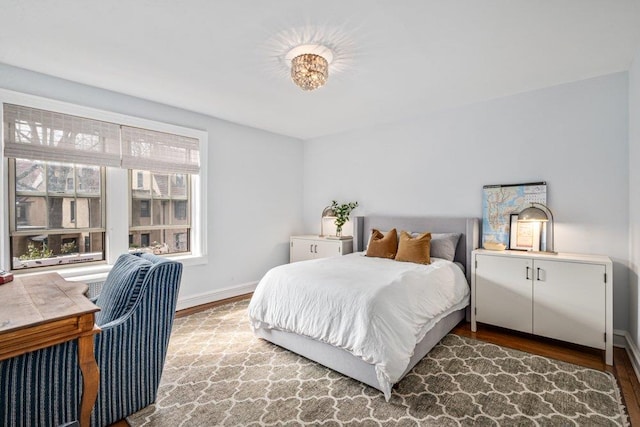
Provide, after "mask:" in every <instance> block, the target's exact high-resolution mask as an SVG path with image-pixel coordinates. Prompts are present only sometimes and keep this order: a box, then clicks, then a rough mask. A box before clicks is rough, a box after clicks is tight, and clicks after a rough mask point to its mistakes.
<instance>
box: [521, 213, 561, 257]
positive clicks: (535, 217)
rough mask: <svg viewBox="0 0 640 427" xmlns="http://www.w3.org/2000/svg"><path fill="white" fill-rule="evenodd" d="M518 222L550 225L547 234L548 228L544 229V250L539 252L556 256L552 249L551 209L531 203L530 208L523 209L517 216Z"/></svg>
mask: <svg viewBox="0 0 640 427" xmlns="http://www.w3.org/2000/svg"><path fill="white" fill-rule="evenodd" d="M538 206H539V207H538ZM518 222H549V223H550V225H551V232H550V233H549V227H546V230H547V236H546V237H547V239H546V246H545V250H544V251H540V252H547V253H551V254H557V252H556V251H555V250H554V247H553V238H554V236H553V213H552V212H551V209H549V208H548V207H547V206H546V205H543V204H542V203H536V202H532V203H531V206H529V207H528V208H525V209H523V210H522V212H520V213H519V214H518ZM549 243H551V244H549Z"/></svg>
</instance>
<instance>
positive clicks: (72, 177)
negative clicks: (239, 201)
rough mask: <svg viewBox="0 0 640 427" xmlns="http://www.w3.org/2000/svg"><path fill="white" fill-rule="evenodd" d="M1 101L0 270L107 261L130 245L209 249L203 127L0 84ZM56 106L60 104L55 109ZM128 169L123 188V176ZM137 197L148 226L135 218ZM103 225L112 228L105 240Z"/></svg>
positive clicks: (155, 248)
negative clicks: (3, 207)
mask: <svg viewBox="0 0 640 427" xmlns="http://www.w3.org/2000/svg"><path fill="white" fill-rule="evenodd" d="M8 102H9V103H8ZM19 104H22V105H30V104H31V105H37V106H38V107H42V106H45V107H48V109H47V110H44V109H42V110H41V109H38V108H32V107H30V106H21V105H19ZM0 108H1V111H2V116H3V118H4V131H3V136H4V152H3V154H4V156H5V157H6V158H8V159H9V161H8V162H0V174H7V175H9V180H8V181H7V182H8V185H6V186H4V187H3V188H2V189H0V193H3V192H4V191H8V194H7V198H8V199H9V200H10V202H11V204H12V206H13V208H12V209H10V210H9V216H8V222H7V221H6V220H4V219H3V218H2V217H1V216H0V240H2V241H4V242H6V243H5V244H6V248H7V249H8V250H7V251H0V268H5V269H9V268H11V269H16V268H32V267H40V266H46V265H50V264H55V266H56V267H55V268H59V267H64V266H65V265H66V264H67V263H68V264H75V263H76V262H85V261H96V260H105V259H106V260H107V261H108V262H109V263H113V262H115V260H116V258H117V257H118V255H119V254H121V253H122V252H124V251H126V248H127V247H135V246H136V244H137V245H138V246H141V247H143V248H144V249H146V250H149V251H151V250H153V251H154V252H156V253H158V249H160V250H161V251H160V253H166V254H171V253H178V252H179V253H189V254H192V255H195V256H196V257H202V255H204V254H205V253H204V249H205V245H204V241H205V239H206V223H205V222H203V218H204V213H205V209H206V203H205V202H204V200H205V199H204V198H205V197H206V193H205V192H204V189H203V187H202V185H201V182H202V178H203V176H204V175H205V173H206V167H203V168H200V167H199V155H200V150H201V148H206V147H205V146H204V145H203V142H205V143H206V139H207V135H206V133H205V132H201V131H195V130H191V129H186V128H180V127H177V126H173V125H168V124H163V123H157V122H151V121H147V120H143V119H136V118H132V117H129V116H125V115H121V114H115V113H108V112H103V111H99V110H94V109H90V108H85V107H78V106H72V105H69V104H63V103H58V102H56V101H51V100H46V99H43V98H38V97H33V96H30V95H23V94H16V93H14V92H8V91H4V90H2V89H0ZM58 109H59V110H60V111H63V112H60V113H59V112H53V111H56V110H58ZM48 110H49V111H48ZM118 122H119V123H121V124H119V123H118ZM132 126H134V127H132ZM149 128H151V129H154V128H155V129H158V130H151V129H149ZM159 130H162V131H159ZM181 134H182V135H187V136H181ZM6 166H8V171H5V167H6ZM134 170H135V173H134V172H133V171H134ZM151 170H155V171H160V173H158V172H154V173H153V174H152V173H151V172H149V171H151ZM127 175H128V176H129V182H130V185H129V188H130V191H129V192H126V191H122V187H123V186H122V184H121V183H122V182H123V181H126V179H127V178H126V177H127ZM132 177H133V179H132ZM194 183H195V185H194ZM134 187H135V189H134ZM137 192H139V194H138V193H137ZM146 193H148V194H146ZM137 196H140V197H137ZM193 197H197V198H198V199H199V200H198V204H197V209H196V210H194V209H193V206H192V204H191V203H192V200H193ZM134 200H136V201H139V202H140V206H139V212H140V218H143V219H144V218H146V221H148V224H149V225H148V226H144V225H138V226H137V227H138V229H135V227H132V226H131V224H132V217H131V215H132V213H133V210H134V207H133V202H134ZM107 203H108V204H107ZM127 206H128V209H127ZM127 212H128V214H127ZM144 215H146V216H144ZM106 223H108V224H109V232H111V231H112V230H113V231H114V235H113V236H111V237H110V238H107V237H108V236H107V230H106V228H105V224H106ZM129 227H131V228H133V229H130V230H129V232H128V235H129V239H128V241H127V240H126V238H124V233H126V232H127V228H129ZM141 227H142V228H144V227H146V229H142V228H141ZM118 236H123V237H118ZM98 254H99V255H98ZM25 255H26V256H25ZM21 256H22V258H23V259H20V257H21ZM65 257H66V258H65ZM71 257H75V259H74V260H73V261H69V258H71ZM61 261H62V262H61ZM91 269H92V270H87V269H84V270H83V271H84V272H85V273H81V272H80V271H78V273H72V274H70V275H69V274H66V273H65V276H66V277H72V276H74V275H78V274H86V272H87V271H93V267H92V268H91ZM95 271H105V270H104V269H99V270H95Z"/></svg>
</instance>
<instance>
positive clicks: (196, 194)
mask: <svg viewBox="0 0 640 427" xmlns="http://www.w3.org/2000/svg"><path fill="white" fill-rule="evenodd" d="M5 103H8V104H17V105H23V106H26V107H32V108H39V109H44V110H50V111H55V112H59V113H62V114H70V115H75V116H82V117H86V118H90V119H95V120H102V121H107V122H113V123H118V124H120V125H124V126H133V127H140V128H144V129H150V130H155V131H160V132H167V133H173V134H178V135H183V136H188V137H193V138H197V139H198V140H199V145H200V172H199V174H198V175H191V189H190V190H191V195H190V197H191V212H190V214H191V235H190V239H191V240H190V242H191V251H190V254H189V255H184V254H179V255H176V256H171V255H166V257H167V258H169V259H176V260H180V261H181V262H182V263H183V264H185V265H201V264H206V263H207V262H208V258H207V221H206V218H207V189H206V183H207V166H208V164H207V163H208V162H207V159H208V157H207V151H208V150H207V149H208V133H207V132H206V131H202V130H198V129H193V128H188V127H183V126H177V125H172V124H169V123H163V122H159V121H154V120H148V119H143V118H140V117H135V116H130V115H125V114H121V113H116V112H112V111H106V110H101V109H96V108H92V107H86V106H82V105H78V104H72V103H68V102H63V101H58V100H54V99H50V98H44V97H40V96H35V95H29V94H25V93H20V92H15V91H10V90H6V89H0V115H3V114H4V111H3V107H4V105H3V104H5ZM0 130H1V132H0V135H1V137H0V148H1V149H0V155H2V160H1V161H0V176H2V178H3V179H2V182H3V185H1V186H0V199H1V200H3V201H5V202H8V200H9V196H10V193H9V188H8V185H9V184H8V183H9V161H8V159H7V158H6V157H4V135H5V129H4V120H2V122H1V123H0ZM105 175H106V178H105V187H106V191H105V195H104V196H105V199H106V206H105V211H106V212H105V221H106V224H107V235H106V239H105V240H106V242H105V259H106V262H103V263H100V264H95V263H92V264H91V265H87V266H78V267H75V266H74V267H67V268H60V269H59V270H57V271H58V272H59V273H60V274H61V275H62V276H63V277H73V278H77V279H78V280H82V278H85V279H86V278H88V277H94V276H95V275H100V274H102V273H106V272H108V271H109V270H110V269H111V265H113V263H114V262H115V260H116V259H117V257H118V256H119V255H120V254H123V253H127V252H128V248H129V215H128V214H126V213H125V214H124V215H123V212H129V210H130V208H129V192H128V191H125V192H123V191H122V188H128V185H129V170H128V169H119V168H112V167H107V168H106V174H105ZM125 208H126V209H125ZM9 211H12V209H5V210H4V212H3V213H2V214H0V248H1V249H2V250H1V251H0V253H2V254H3V255H2V257H1V258H0V269H4V270H10V269H11V260H10V258H9V254H10V251H9V249H10V224H11V222H10V218H9ZM44 270H45V268H42V269H38V271H44ZM54 270H55V268H54ZM22 272H24V273H27V272H29V273H36V271H34V270H27V271H17V272H16V273H18V274H20V273H22Z"/></svg>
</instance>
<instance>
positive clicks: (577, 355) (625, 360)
mask: <svg viewBox="0 0 640 427" xmlns="http://www.w3.org/2000/svg"><path fill="white" fill-rule="evenodd" d="M452 332H453V333H455V334H457V335H461V336H465V337H469V338H475V339H477V340H481V341H486V342H490V343H493V344H497V345H500V346H503V347H509V348H513V349H516V350H521V351H526V352H528V353H533V354H537V355H540V356H545V357H549V358H552V359H557V360H562V361H565V362H569V363H573V364H576V365H580V366H586V367H588V368H592V369H599V370H601V371H608V372H611V373H613V375H615V377H616V379H617V380H618V385H619V387H620V390H621V391H622V398H623V400H624V403H625V405H626V407H627V413H628V414H629V421H630V422H631V425H632V426H640V405H639V402H640V383H639V382H638V377H637V376H636V374H635V372H634V370H633V367H632V366H631V361H630V360H629V356H628V355H627V352H626V350H625V349H623V348H618V347H614V349H613V366H607V365H606V364H605V363H604V351H600V350H596V349H591V348H587V347H582V346H577V345H575V346H574V345H571V344H567V343H562V342H558V341H555V340H549V339H545V338H540V337H534V336H532V335H528V334H520V333H518V332H513V331H509V330H506V329H502V328H496V327H492V326H485V325H478V332H471V324H470V323H468V322H461V323H460V324H459V325H458V326H457V327H456V328H455V329H454V330H453V331H452Z"/></svg>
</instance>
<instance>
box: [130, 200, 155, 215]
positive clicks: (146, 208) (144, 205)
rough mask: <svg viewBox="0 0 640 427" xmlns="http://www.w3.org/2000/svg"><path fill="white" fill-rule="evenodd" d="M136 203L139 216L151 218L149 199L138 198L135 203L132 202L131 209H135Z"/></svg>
mask: <svg viewBox="0 0 640 427" xmlns="http://www.w3.org/2000/svg"><path fill="white" fill-rule="evenodd" d="M136 204H137V205H139V206H140V209H139V211H140V214H139V216H140V218H151V204H150V203H149V200H140V201H138V202H137V203H135V202H134V205H133V211H134V212H135V211H136Z"/></svg>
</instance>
